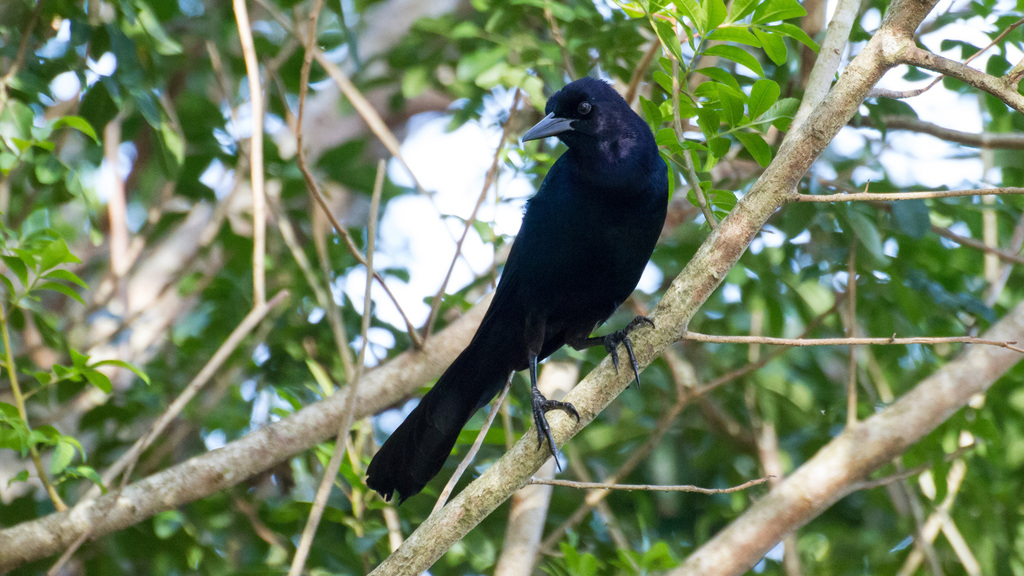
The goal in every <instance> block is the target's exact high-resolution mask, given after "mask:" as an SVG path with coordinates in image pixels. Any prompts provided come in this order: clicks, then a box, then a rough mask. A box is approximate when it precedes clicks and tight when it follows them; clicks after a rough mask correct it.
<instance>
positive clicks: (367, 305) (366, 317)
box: [321, 0, 387, 380]
mask: <svg viewBox="0 0 1024 576" xmlns="http://www.w3.org/2000/svg"><path fill="white" fill-rule="evenodd" d="M321 1H322V0H321ZM386 174H387V162H385V161H384V160H378V161H377V177H376V178H375V179H374V181H373V195H372V196H371V197H370V219H369V222H368V224H367V228H366V236H367V246H366V292H364V295H363V325H362V333H361V336H362V339H363V343H362V345H361V346H360V347H359V356H358V358H357V360H356V380H359V378H360V377H361V376H362V375H363V368H364V366H365V364H366V349H367V348H368V347H369V343H370V338H369V336H368V333H369V331H370V313H371V312H372V311H373V299H372V298H371V297H370V289H371V288H372V287H373V252H374V250H375V244H376V238H377V211H378V210H379V209H380V197H381V194H382V193H383V191H384V176H385V175H386Z"/></svg>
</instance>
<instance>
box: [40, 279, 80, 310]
mask: <svg viewBox="0 0 1024 576" xmlns="http://www.w3.org/2000/svg"><path fill="white" fill-rule="evenodd" d="M33 290H52V291H54V292H60V293H61V294H63V295H65V296H67V297H68V298H71V299H72V300H75V301H76V302H78V303H79V304H82V305H83V306H84V305H85V300H83V299H82V297H81V296H79V295H78V292H75V291H74V290H73V289H72V288H71V287H69V286H67V285H65V284H60V283H59V282H44V283H42V284H39V285H37V286H36V287H35V288H34V289H33Z"/></svg>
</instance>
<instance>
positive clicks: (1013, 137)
mask: <svg viewBox="0 0 1024 576" xmlns="http://www.w3.org/2000/svg"><path fill="white" fill-rule="evenodd" d="M879 124H880V126H879V128H881V127H884V128H885V129H886V130H905V131H908V132H917V133H919V134H928V135H929V136H934V137H936V138H939V139H941V140H945V141H947V142H955V143H956V144H960V145H963V146H970V147H972V148H982V149H997V150H1024V134H1020V133H1013V132H1008V133H1003V132H981V133H974V132H961V131H960V130H953V129H952V128H945V127H942V126H939V125H937V124H932V123H931V122H925V121H923V120H920V119H918V118H915V117H913V116H897V115H890V116H882V117H881V118H879Z"/></svg>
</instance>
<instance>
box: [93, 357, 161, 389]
mask: <svg viewBox="0 0 1024 576" xmlns="http://www.w3.org/2000/svg"><path fill="white" fill-rule="evenodd" d="M91 366H92V367H93V368H96V367H98V366H118V367H120V368H124V369H126V370H131V371H132V372H134V373H135V375H136V376H138V377H139V378H141V379H142V381H143V382H145V383H146V384H147V385H149V384H151V382H150V381H149V375H148V374H146V373H145V372H143V371H142V370H140V369H138V368H136V367H135V366H133V365H131V364H129V363H127V362H125V361H124V360H100V361H99V362H96V363H95V364H92V365H91Z"/></svg>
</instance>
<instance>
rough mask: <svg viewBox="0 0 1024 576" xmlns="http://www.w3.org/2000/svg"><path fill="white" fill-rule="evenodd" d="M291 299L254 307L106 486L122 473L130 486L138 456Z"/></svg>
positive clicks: (283, 294)
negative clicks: (246, 341) (268, 319)
mask: <svg viewBox="0 0 1024 576" xmlns="http://www.w3.org/2000/svg"><path fill="white" fill-rule="evenodd" d="M287 298H288V291H287V290H282V291H280V292H278V293H277V294H275V295H274V297H273V298H271V299H270V300H267V302H266V303H264V304H261V305H257V306H255V307H254V308H253V309H252V310H250V311H249V313H248V314H246V316H245V318H243V319H242V321H241V322H240V323H239V324H238V326H236V327H235V329H234V330H232V331H231V334H229V335H228V337H227V339H226V340H224V343H223V344H221V345H220V347H219V348H217V351H216V352H214V354H213V356H211V357H210V360H209V361H207V363H206V365H205V366H203V368H202V369H201V370H200V371H199V373H198V374H196V376H195V378H193V379H192V381H191V382H189V383H188V386H186V387H185V389H184V390H183V391H182V392H181V394H179V395H178V397H177V398H175V399H174V402H171V405H170V406H168V407H167V409H166V410H165V411H164V413H163V414H161V415H160V417H159V418H157V419H156V421H155V422H153V425H152V426H151V427H150V429H149V431H148V432H147V433H146V434H144V435H143V436H142V437H141V438H139V439H138V440H136V441H135V444H133V445H132V447H131V448H130V449H129V450H128V451H127V452H125V453H124V454H123V455H122V456H121V457H120V458H118V459H117V461H115V462H114V463H113V464H112V465H111V466H110V468H109V469H107V471H106V472H105V473H104V474H103V484H110V483H111V482H113V480H114V479H115V478H117V476H118V475H119V474H122V473H123V479H122V485H125V484H127V482H128V479H129V477H130V476H131V470H132V468H133V467H134V466H135V463H136V462H137V461H138V459H139V456H141V455H142V453H143V452H144V451H145V450H146V449H147V448H149V446H150V445H151V444H152V443H153V441H154V440H156V439H157V438H158V437H159V436H160V435H161V434H162V433H163V431H164V430H165V429H166V428H167V426H168V425H169V424H170V423H171V421H172V420H174V419H175V418H177V416H178V414H180V413H181V411H182V410H183V409H184V408H185V406H186V405H187V404H188V403H189V401H191V400H192V398H194V397H195V395H196V394H198V393H199V391H200V390H201V389H202V388H203V386H205V385H206V383H207V382H209V381H210V378H212V377H213V375H214V374H216V373H217V370H220V367H221V366H222V365H223V364H224V362H225V361H226V360H227V359H228V357H229V356H230V355H231V354H232V353H233V352H234V351H235V348H237V347H238V345H239V344H241V343H242V340H243V339H244V338H245V337H246V336H248V335H249V333H250V332H252V330H253V329H254V328H256V326H257V325H258V324H259V323H260V322H261V321H262V320H263V318H264V317H266V315H267V314H269V313H270V311H271V310H273V309H274V308H276V307H277V305H278V304H280V303H282V302H284V301H285V300H286V299H287ZM87 500H89V498H88V496H87V497H86V498H83V499H82V501H81V502H79V504H78V505H81V504H82V503H84V502H86V501H87Z"/></svg>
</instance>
